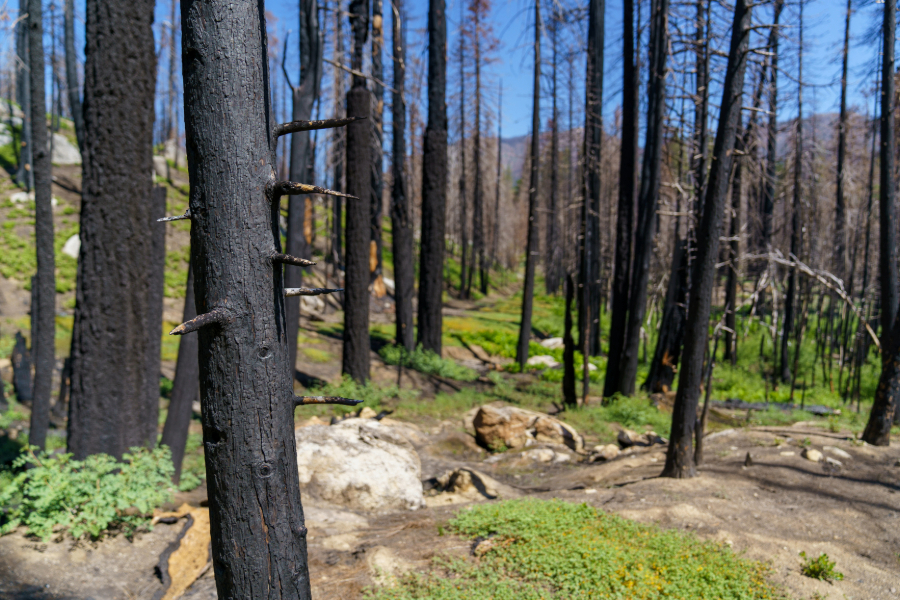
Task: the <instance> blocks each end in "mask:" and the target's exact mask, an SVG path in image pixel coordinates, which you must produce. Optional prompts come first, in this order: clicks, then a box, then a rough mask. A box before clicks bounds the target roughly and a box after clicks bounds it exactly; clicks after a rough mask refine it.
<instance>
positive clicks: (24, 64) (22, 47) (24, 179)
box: [16, 0, 44, 191]
mask: <svg viewBox="0 0 900 600" xmlns="http://www.w3.org/2000/svg"><path fill="white" fill-rule="evenodd" d="M30 2H31V0H19V22H18V24H17V25H16V54H17V55H18V61H17V62H16V65H17V69H16V91H17V94H16V95H17V96H18V101H19V106H21V107H22V113H23V117H22V148H21V152H20V153H19V164H18V170H17V171H16V183H17V184H18V185H20V186H23V187H24V188H25V189H26V190H29V191H30V190H31V189H33V188H34V170H33V169H32V164H31V162H32V153H33V151H34V141H33V140H32V139H31V80H30V76H29V73H30V72H31V58H30V52H29V46H30V43H29V41H28V39H29V35H28V8H29V4H30ZM41 114H44V113H41Z"/></svg>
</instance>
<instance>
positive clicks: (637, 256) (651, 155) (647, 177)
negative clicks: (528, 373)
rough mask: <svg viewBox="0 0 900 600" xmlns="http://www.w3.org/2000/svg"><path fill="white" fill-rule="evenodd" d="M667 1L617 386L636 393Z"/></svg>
mask: <svg viewBox="0 0 900 600" xmlns="http://www.w3.org/2000/svg"><path fill="white" fill-rule="evenodd" d="M668 9H669V2H668V0H653V2H652V3H651V8H650V10H651V15H650V19H651V21H650V60H649V65H648V79H649V82H648V86H647V139H646V142H645V145H644V155H643V161H642V164H641V187H640V191H639V193H638V224H637V232H636V235H635V238H634V262H633V270H632V273H631V277H630V279H631V291H630V292H629V295H628V296H629V302H628V304H629V306H628V309H629V310H628V323H627V328H626V331H625V345H624V348H623V356H622V361H621V363H620V365H621V366H620V369H621V370H620V373H619V387H618V391H620V392H621V393H623V394H625V395H626V396H631V395H633V394H634V388H635V380H636V378H637V366H638V350H639V346H640V340H641V326H642V325H643V323H644V315H645V314H646V309H647V281H648V279H649V277H650V255H651V254H652V250H653V239H654V237H655V235H656V223H657V215H656V209H657V205H658V203H659V186H660V178H661V168H662V147H663V129H664V127H665V116H666V115H665V113H666V106H665V105H666V83H665V82H666V60H667V58H668V54H669V52H668V50H669V42H668V37H669V35H668Z"/></svg>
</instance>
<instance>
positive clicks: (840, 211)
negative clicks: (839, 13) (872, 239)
mask: <svg viewBox="0 0 900 600" xmlns="http://www.w3.org/2000/svg"><path fill="white" fill-rule="evenodd" d="M852 9H853V0H847V15H846V17H845V19H844V48H843V59H842V61H841V112H840V116H839V117H838V147H837V194H836V195H835V203H834V266H833V267H832V269H833V270H834V274H835V275H836V276H837V277H838V278H841V279H842V278H843V277H844V265H845V263H846V256H845V254H846V252H847V239H846V233H845V232H844V221H845V219H846V217H845V214H844V213H845V210H846V209H845V206H844V179H845V174H844V167H845V166H846V165H845V163H846V156H847V67H848V57H849V55H850V14H851V11H852Z"/></svg>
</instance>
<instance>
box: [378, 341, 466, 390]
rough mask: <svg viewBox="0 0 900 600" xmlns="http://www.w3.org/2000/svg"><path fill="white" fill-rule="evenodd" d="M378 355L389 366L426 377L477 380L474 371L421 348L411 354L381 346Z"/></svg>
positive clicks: (403, 350)
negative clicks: (406, 369) (396, 366)
mask: <svg viewBox="0 0 900 600" xmlns="http://www.w3.org/2000/svg"><path fill="white" fill-rule="evenodd" d="M378 354H379V356H381V359H382V360H384V362H385V363H387V364H389V365H403V366H404V367H406V368H409V369H414V370H416V371H419V372H420V373H425V374H426V375H437V376H439V377H446V378H447V379H456V380H457V381H475V380H476V379H478V372H477V371H475V370H474V369H470V368H469V367H464V366H462V365H459V364H457V363H456V362H455V361H453V360H450V359H446V358H441V357H440V356H438V355H437V354H435V353H434V352H432V351H431V350H424V349H423V348H422V347H421V346H419V347H418V348H416V349H415V350H414V351H413V352H410V351H409V350H407V349H406V348H404V347H403V346H391V345H388V346H382V348H381V350H379V351H378Z"/></svg>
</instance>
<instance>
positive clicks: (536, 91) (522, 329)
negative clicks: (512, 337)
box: [516, 0, 541, 371]
mask: <svg viewBox="0 0 900 600" xmlns="http://www.w3.org/2000/svg"><path fill="white" fill-rule="evenodd" d="M533 83H534V86H533V90H532V97H533V98H534V105H533V108H532V112H531V173H530V175H529V184H528V186H529V187H528V241H527V245H526V247H525V285H524V288H523V289H522V317H521V319H520V321H519V343H518V345H517V346H516V362H518V363H519V369H521V370H522V371H524V370H525V363H526V362H528V343H529V342H530V341H531V312H532V308H533V304H534V267H535V261H536V260H537V244H538V230H537V194H538V184H539V179H538V177H539V173H540V157H541V141H540V140H541V2H540V0H535V3H534V79H533Z"/></svg>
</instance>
